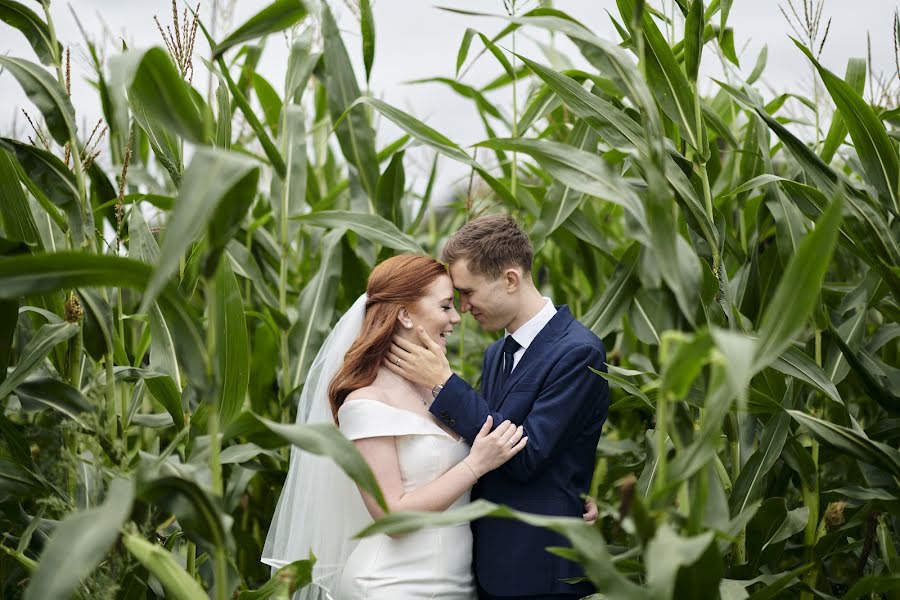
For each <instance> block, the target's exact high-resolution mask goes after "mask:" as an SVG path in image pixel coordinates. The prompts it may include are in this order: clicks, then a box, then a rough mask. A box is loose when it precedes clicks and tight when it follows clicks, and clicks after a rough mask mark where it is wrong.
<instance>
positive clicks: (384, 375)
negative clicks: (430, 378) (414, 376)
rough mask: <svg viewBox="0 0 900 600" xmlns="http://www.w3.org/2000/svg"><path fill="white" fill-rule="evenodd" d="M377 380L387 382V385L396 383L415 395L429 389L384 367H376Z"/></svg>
mask: <svg viewBox="0 0 900 600" xmlns="http://www.w3.org/2000/svg"><path fill="white" fill-rule="evenodd" d="M377 380H381V381H382V382H384V383H385V384H388V385H396V386H398V387H402V388H404V389H407V390H409V391H410V392H411V393H413V394H416V395H423V394H424V393H425V392H428V391H429V390H426V389H425V388H424V387H422V386H420V385H417V384H415V383H413V382H411V381H409V380H407V379H404V378H403V377H402V376H400V375H397V374H396V373H394V372H393V371H391V370H390V369H388V368H386V367H380V368H379V369H378V375H377V376H376V381H377Z"/></svg>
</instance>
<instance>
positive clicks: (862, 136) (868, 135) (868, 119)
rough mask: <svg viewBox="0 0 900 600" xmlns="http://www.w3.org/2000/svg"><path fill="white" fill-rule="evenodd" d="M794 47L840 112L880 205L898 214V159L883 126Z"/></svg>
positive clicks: (837, 79) (848, 90)
mask: <svg viewBox="0 0 900 600" xmlns="http://www.w3.org/2000/svg"><path fill="white" fill-rule="evenodd" d="M794 43H795V44H796V45H797V47H798V48H800V50H801V51H802V52H803V53H804V54H806V56H807V58H809V60H810V61H811V62H812V63H813V65H814V66H815V67H816V69H817V70H818V72H819V76H820V77H821V78H822V82H823V83H824V84H825V88H826V89H827V90H828V93H829V94H831V98H832V100H834V103H835V104H836V105H837V107H838V110H839V111H840V112H841V117H842V118H843V119H844V123H845V124H846V126H847V130H848V131H849V132H850V138H851V139H852V140H853V145H854V146H855V147H856V153H857V154H858V155H859V159H860V161H861V162H862V165H863V170H865V172H866V175H867V176H868V179H869V181H870V182H871V184H872V185H873V186H874V187H875V189H876V190H878V195H879V196H880V197H881V201H882V202H883V203H884V204H885V205H886V206H887V207H888V208H890V209H892V210H894V211H895V212H900V195H898V191H897V181H898V176H900V158H898V156H897V145H896V144H895V143H894V142H892V141H891V139H890V138H889V137H888V135H887V131H885V128H884V124H883V123H882V122H881V120H880V119H879V118H878V116H877V115H876V114H875V111H874V110H872V107H871V106H869V105H868V104H867V103H866V101H865V100H863V99H862V97H861V96H860V95H859V94H858V93H857V91H856V90H855V89H853V86H851V85H850V84H849V83H847V82H846V81H844V80H842V79H841V78H840V77H838V76H837V75H835V74H834V73H832V72H831V71H829V70H828V69H826V68H825V67H823V66H822V65H821V64H819V62H818V61H817V60H816V59H815V57H813V54H812V52H810V50H809V49H808V48H807V47H806V46H804V45H803V44H801V43H800V42H798V41H797V40H794Z"/></svg>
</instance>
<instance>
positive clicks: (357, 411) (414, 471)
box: [338, 398, 469, 506]
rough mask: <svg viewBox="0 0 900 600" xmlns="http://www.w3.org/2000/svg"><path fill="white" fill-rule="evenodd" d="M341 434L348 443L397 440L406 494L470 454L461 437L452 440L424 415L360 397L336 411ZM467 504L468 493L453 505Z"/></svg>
mask: <svg viewBox="0 0 900 600" xmlns="http://www.w3.org/2000/svg"><path fill="white" fill-rule="evenodd" d="M338 422H339V423H340V429H341V432H343V434H344V435H345V436H347V438H349V439H351V440H358V439H364V438H370V437H381V436H392V437H396V443H397V461H398V463H399V465H400V475H401V479H402V481H403V490H404V491H406V492H409V491H412V490H414V489H416V488H419V487H422V486H423V485H425V484H427V483H429V482H431V481H434V480H435V479H437V478H438V477H440V476H441V475H443V474H444V473H446V472H447V471H448V470H449V469H450V468H451V467H453V466H454V465H455V464H456V463H458V462H459V461H461V460H462V459H464V458H465V457H466V456H467V455H468V453H469V445H468V444H467V443H466V442H465V441H464V440H462V438H456V437H452V436H451V435H450V434H448V433H447V432H446V431H444V430H443V429H441V428H440V427H439V426H438V425H437V424H436V423H434V422H433V421H432V420H431V419H429V418H428V417H427V416H425V415H420V414H417V413H414V412H412V411H410V410H406V409H402V408H396V407H394V406H390V405H388V404H385V403H384V402H381V401H379V400H369V399H366V398H359V399H356V400H351V401H349V402H345V403H344V404H343V405H341V408H340V410H338ZM468 502H469V492H466V493H465V494H463V496H462V497H461V498H460V499H459V500H457V501H456V502H455V503H454V505H453V506H458V505H462V504H466V503H468Z"/></svg>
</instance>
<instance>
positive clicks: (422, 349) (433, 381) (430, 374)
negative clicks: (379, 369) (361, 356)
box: [384, 327, 453, 388]
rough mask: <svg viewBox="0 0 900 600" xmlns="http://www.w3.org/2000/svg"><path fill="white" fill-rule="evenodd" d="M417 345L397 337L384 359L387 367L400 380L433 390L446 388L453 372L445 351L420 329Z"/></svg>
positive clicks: (418, 330)
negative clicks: (433, 388)
mask: <svg viewBox="0 0 900 600" xmlns="http://www.w3.org/2000/svg"><path fill="white" fill-rule="evenodd" d="M417 332H418V343H416V342H413V341H410V340H407V339H404V338H402V337H400V336H397V335H395V336H394V343H393V344H392V345H391V349H390V351H389V352H388V355H387V356H386V357H385V360H384V366H385V367H386V368H388V369H390V370H391V371H392V372H394V373H396V374H397V375H400V376H401V377H403V378H405V379H407V380H409V381H411V382H413V383H416V384H419V385H422V386H425V387H428V388H432V387H434V386H436V385H438V384H444V383H446V382H447V380H448V379H450V376H451V375H452V374H453V371H452V370H450V363H449V362H448V361H447V355H446V353H445V352H444V349H443V348H442V347H441V346H440V345H438V343H437V342H435V341H434V340H433V339H431V337H430V336H429V335H428V334H427V333H426V332H425V330H424V329H423V328H421V327H419V328H418V329H417Z"/></svg>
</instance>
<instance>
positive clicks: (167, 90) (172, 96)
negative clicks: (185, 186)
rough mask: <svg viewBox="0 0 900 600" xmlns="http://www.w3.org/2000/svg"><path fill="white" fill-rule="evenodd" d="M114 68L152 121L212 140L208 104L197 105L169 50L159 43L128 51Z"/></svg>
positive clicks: (184, 135) (201, 140)
mask: <svg viewBox="0 0 900 600" xmlns="http://www.w3.org/2000/svg"><path fill="white" fill-rule="evenodd" d="M111 68H112V70H113V73H114V79H115V81H116V82H117V84H118V85H122V86H124V88H125V89H126V90H127V92H128V97H129V102H130V103H135V102H137V103H139V104H140V107H141V112H142V113H144V114H145V115H146V119H147V120H148V121H149V122H150V123H151V124H152V125H158V126H159V127H162V128H163V129H165V130H168V131H171V132H173V133H174V134H176V135H178V136H180V137H182V138H184V139H186V140H189V141H192V142H195V143H198V144H205V143H207V142H209V140H210V136H211V134H210V132H209V127H208V125H209V124H208V123H207V121H206V119H204V117H203V110H202V109H205V107H200V106H198V104H197V102H196V97H195V96H194V95H193V94H192V93H191V89H190V86H189V85H188V83H187V82H186V81H185V80H184V79H183V78H182V77H181V73H179V72H178V68H177V67H176V66H175V63H173V62H172V59H171V57H169V54H168V52H166V51H165V50H164V49H162V48H159V47H155V48H150V49H149V50H147V51H146V52H129V53H126V54H124V55H122V56H120V57H116V59H115V63H114V64H113V66H112V67H111Z"/></svg>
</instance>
